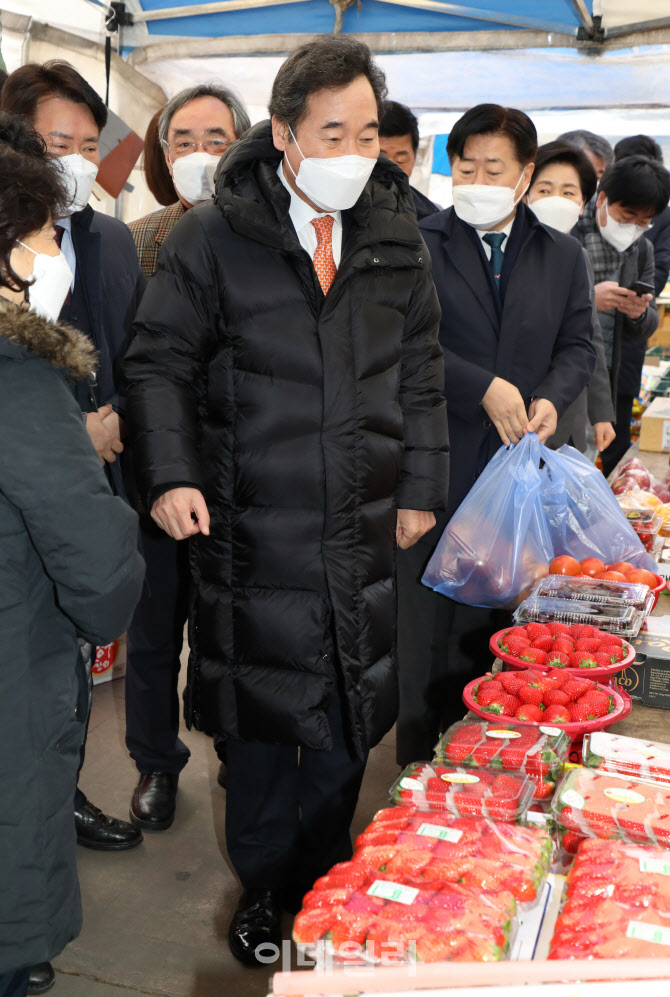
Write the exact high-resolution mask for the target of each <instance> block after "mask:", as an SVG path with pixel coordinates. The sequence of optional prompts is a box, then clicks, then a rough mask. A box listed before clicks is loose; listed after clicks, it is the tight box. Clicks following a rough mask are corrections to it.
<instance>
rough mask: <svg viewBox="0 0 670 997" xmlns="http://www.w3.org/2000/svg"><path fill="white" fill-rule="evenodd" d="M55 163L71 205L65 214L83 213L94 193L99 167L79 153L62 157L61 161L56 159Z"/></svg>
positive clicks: (68, 205) (66, 208) (67, 206)
mask: <svg viewBox="0 0 670 997" xmlns="http://www.w3.org/2000/svg"><path fill="white" fill-rule="evenodd" d="M53 162H54V163H56V164H57V165H58V167H59V169H60V170H61V172H62V174H63V179H64V180H65V184H66V186H67V192H68V194H69V198H68V202H69V203H68V204H66V205H65V214H66V215H73V214H74V213H75V211H83V210H84V208H85V207H86V205H87V204H88V202H89V198H90V196H91V194H92V193H93V184H94V183H95V178H96V177H97V175H98V167H97V166H96V165H95V163H90V162H89V161H88V159H84V157H83V156H80V155H79V154H78V153H73V155H71V156H61V157H60V159H54V160H53Z"/></svg>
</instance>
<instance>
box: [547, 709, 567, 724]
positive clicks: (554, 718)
mask: <svg viewBox="0 0 670 997" xmlns="http://www.w3.org/2000/svg"><path fill="white" fill-rule="evenodd" d="M542 719H543V720H550V721H551V722H552V723H555V724H567V723H570V714H569V713H568V710H567V708H566V707H565V706H560V705H558V704H557V705H556V706H549V707H547V709H546V710H545V711H544V714H543V715H542Z"/></svg>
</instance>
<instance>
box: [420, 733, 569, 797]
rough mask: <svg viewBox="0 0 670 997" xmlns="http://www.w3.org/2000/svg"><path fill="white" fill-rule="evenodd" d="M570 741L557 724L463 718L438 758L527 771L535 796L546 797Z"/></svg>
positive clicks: (445, 737) (444, 739) (444, 741)
mask: <svg viewBox="0 0 670 997" xmlns="http://www.w3.org/2000/svg"><path fill="white" fill-rule="evenodd" d="M570 743H571V742H570V738H569V737H568V735H567V734H566V733H565V731H562V730H560V729H559V728H558V727H545V728H544V729H543V728H542V727H521V726H517V725H515V724H513V723H506V722H500V721H499V722H492V723H488V722H487V721H485V720H484V721H476V722H472V721H469V720H461V721H459V722H458V723H455V724H453V725H452V726H451V727H450V728H449V729H448V730H447V731H446V733H445V734H443V735H442V737H441V739H440V741H439V742H438V744H437V745H436V747H435V760H436V761H437V762H438V763H447V764H452V765H453V764H456V765H460V766H462V767H463V768H475V769H479V768H490V769H494V770H496V769H497V770H499V771H500V770H502V771H519V772H525V773H526V774H527V775H529V776H530V777H531V779H532V780H533V782H534V784H535V790H534V793H533V798H534V799H536V800H537V799H546V798H547V797H549V796H551V795H552V794H553V792H554V789H555V783H556V779H557V778H558V776H559V774H560V772H561V768H562V765H563V762H564V761H565V759H566V758H567V756H568V752H569V750H570Z"/></svg>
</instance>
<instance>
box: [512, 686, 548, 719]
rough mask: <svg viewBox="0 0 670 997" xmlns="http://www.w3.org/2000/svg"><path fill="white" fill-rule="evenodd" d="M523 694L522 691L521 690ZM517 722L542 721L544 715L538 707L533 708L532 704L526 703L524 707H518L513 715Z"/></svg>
mask: <svg viewBox="0 0 670 997" xmlns="http://www.w3.org/2000/svg"><path fill="white" fill-rule="evenodd" d="M521 691H522V692H523V690H521ZM514 716H515V717H516V719H517V720H535V721H538V720H542V719H543V717H544V714H543V713H542V710H541V709H540V707H539V706H535V705H534V704H533V703H526V704H524V706H520V707H519V709H518V710H517V711H516V713H515V714H514Z"/></svg>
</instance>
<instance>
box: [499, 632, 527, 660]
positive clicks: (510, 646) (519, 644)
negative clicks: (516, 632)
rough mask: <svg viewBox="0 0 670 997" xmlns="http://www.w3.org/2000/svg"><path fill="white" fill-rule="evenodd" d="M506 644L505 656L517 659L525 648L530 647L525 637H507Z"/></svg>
mask: <svg viewBox="0 0 670 997" xmlns="http://www.w3.org/2000/svg"><path fill="white" fill-rule="evenodd" d="M505 643H506V648H507V650H506V652H505V653H506V654H510V655H512V657H513V658H517V657H518V656H519V655H520V654H521V653H522V652H523V651H524V650H525V649H526V648H527V647H530V641H529V640H528V638H527V637H508V639H507V641H506V642H505Z"/></svg>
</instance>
